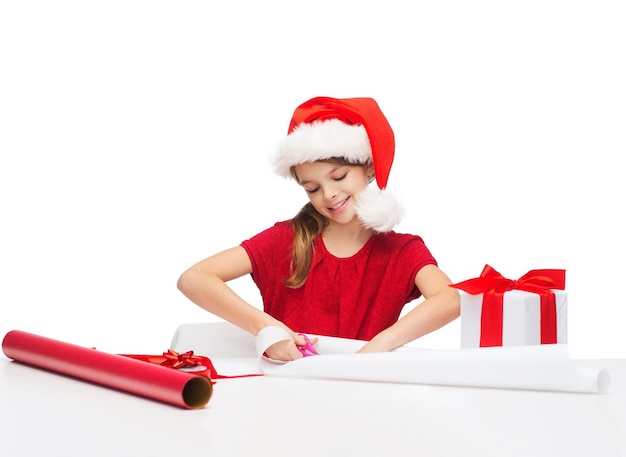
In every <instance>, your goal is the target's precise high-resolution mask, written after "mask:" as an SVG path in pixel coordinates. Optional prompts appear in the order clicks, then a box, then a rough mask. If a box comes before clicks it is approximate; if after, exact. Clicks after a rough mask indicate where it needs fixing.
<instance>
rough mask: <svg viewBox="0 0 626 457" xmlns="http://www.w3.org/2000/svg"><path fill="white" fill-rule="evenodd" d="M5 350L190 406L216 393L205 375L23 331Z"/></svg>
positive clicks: (17, 332) (14, 356) (67, 372)
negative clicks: (197, 374)
mask: <svg viewBox="0 0 626 457" xmlns="http://www.w3.org/2000/svg"><path fill="white" fill-rule="evenodd" d="M2 350H3V352H4V353H5V355H6V356H7V357H8V358H10V359H13V360H15V361H17V362H22V363H26V364H29V365H33V366H36V367H40V368H45V369H47V370H51V371H56V372H58V373H62V374H65V375H69V376H73V377H75V378H79V379H82V380H85V381H90V382H93V383H96V384H100V385H103V386H107V387H111V388H114V389H118V390H122V391H125V392H129V393H132V394H136V395H140V396H143V397H147V398H152V399H154V400H159V401H162V402H165V403H169V404H172V405H176V406H180V407H183V408H188V409H197V408H202V407H204V406H205V405H206V404H207V403H208V401H209V399H210V398H211V394H212V392H213V386H212V384H211V382H210V380H209V379H207V378H206V377H203V376H196V375H194V374H192V373H186V372H183V371H179V370H174V369H172V368H168V367H163V366H160V365H154V364H151V363H146V362H143V361H141V360H136V359H132V358H129V357H124V356H122V355H116V354H108V353H106V352H101V351H98V350H96V349H91V348H86V347H82V346H77V345H74V344H70V343H65V342H63V341H59V340H55V339H51V338H47V337H44V336H39V335H35V334H32V333H28V332H23V331H21V330H12V331H10V332H8V333H7V334H6V335H5V337H4V340H3V341H2Z"/></svg>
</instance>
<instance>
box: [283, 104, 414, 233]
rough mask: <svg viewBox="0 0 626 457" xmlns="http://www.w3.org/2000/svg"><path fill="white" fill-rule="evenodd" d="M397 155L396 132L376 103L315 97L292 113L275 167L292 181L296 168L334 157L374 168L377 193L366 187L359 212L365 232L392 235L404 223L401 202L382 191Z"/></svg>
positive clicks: (359, 205)
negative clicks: (401, 221)
mask: <svg viewBox="0 0 626 457" xmlns="http://www.w3.org/2000/svg"><path fill="white" fill-rule="evenodd" d="M394 151H395V139H394V134H393V130H392V129H391V126H390V125H389V122H388V121H387V119H386V118H385V116H384V114H383V113H382V111H381V110H380V108H379V107H378V104H377V103H376V101H375V100H374V99H372V98H342V99H339V98H330V97H316V98H312V99H311V100H308V101H306V102H304V103H303V104H301V105H300V106H298V107H297V108H296V110H295V111H294V113H293V116H292V118H291V123H290V124H289V130H288V132H287V137H286V138H285V139H284V140H283V141H282V142H281V143H280V144H279V147H278V151H277V153H276V156H275V158H274V167H275V170H276V172H277V173H278V174H279V175H281V176H284V177H286V178H289V177H293V176H292V174H291V168H292V167H293V166H295V165H298V164H301V163H305V162H316V161H318V160H325V159H330V158H332V157H342V158H344V159H346V160H347V161H348V162H350V163H354V164H368V163H371V164H373V166H374V173H375V178H376V184H377V185H378V188H379V190H376V189H372V188H371V187H369V186H368V187H367V188H366V189H365V190H364V191H363V192H361V193H360V194H359V195H358V196H357V206H356V213H357V216H358V218H359V220H360V221H361V223H362V224H363V225H364V226H365V227H367V228H370V229H373V230H375V231H377V232H389V231H391V230H392V229H393V228H394V227H395V226H396V225H397V224H398V222H399V221H400V219H401V218H402V208H401V207H400V205H399V203H398V202H397V201H396V200H395V199H394V198H393V197H392V196H390V195H388V193H387V192H383V190H384V189H385V188H386V187H387V181H388V179H389V172H390V171H391V165H392V163H393V156H394Z"/></svg>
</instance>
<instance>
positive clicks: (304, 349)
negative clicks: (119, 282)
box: [298, 333, 318, 357]
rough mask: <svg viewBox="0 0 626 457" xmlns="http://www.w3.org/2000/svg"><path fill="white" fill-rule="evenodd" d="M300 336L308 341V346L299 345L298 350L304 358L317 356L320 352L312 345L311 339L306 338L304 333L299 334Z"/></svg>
mask: <svg viewBox="0 0 626 457" xmlns="http://www.w3.org/2000/svg"><path fill="white" fill-rule="evenodd" d="M298 335H300V336H301V337H302V338H304V340H305V341H306V344H303V345H298V350H299V351H300V352H301V353H302V357H308V356H310V355H317V354H318V352H317V350H316V349H315V348H314V347H313V345H312V344H311V340H310V339H309V337H308V336H306V335H305V334H304V333H298Z"/></svg>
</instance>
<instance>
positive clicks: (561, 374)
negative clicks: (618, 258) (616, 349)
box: [171, 323, 610, 393]
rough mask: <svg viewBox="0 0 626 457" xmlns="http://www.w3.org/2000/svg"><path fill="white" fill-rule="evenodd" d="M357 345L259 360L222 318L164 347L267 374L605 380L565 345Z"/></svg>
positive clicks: (183, 331)
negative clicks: (389, 348) (252, 364)
mask: <svg viewBox="0 0 626 457" xmlns="http://www.w3.org/2000/svg"><path fill="white" fill-rule="evenodd" d="M277 333H279V332H277ZM312 336H314V335H312ZM264 343H265V344H269V343H271V341H264ZM363 344H364V342H363V341H357V340H349V339H342V338H332V337H326V336H319V341H318V343H317V344H316V348H317V350H318V352H319V353H320V355H316V356H311V357H304V358H302V359H298V360H295V361H293V362H288V363H277V362H275V361H271V360H268V359H266V358H265V357H260V358H259V356H258V352H257V350H258V348H257V347H256V341H255V337H254V336H252V335H250V334H247V333H246V332H244V331H243V330H241V329H239V328H237V327H235V326H232V325H231V324H229V323H202V324H183V325H181V326H179V328H178V329H177V331H176V334H175V335H174V338H173V340H172V343H171V346H172V349H173V350H175V351H188V350H193V351H194V353H196V354H201V355H206V356H207V357H209V358H211V359H213V358H225V357H226V358H233V357H234V358H237V357H242V358H250V357H255V358H256V359H257V360H258V363H259V365H258V367H259V369H260V370H262V372H263V373H264V374H265V375H268V376H284V377H299V378H314V379H335V380H352V381H373V382H396V383H411V384H431V385H446V386H464V387H483V388H500V389H524V390H545V391H561V392H580V393H605V392H607V391H608V389H609V385H610V375H609V373H608V372H607V371H606V370H603V369H600V368H596V367H586V366H578V365H577V364H575V363H574V361H573V360H571V359H570V357H569V353H568V349H567V345H566V344H549V345H532V346H510V347H487V348H463V349H458V350H432V349H420V348H416V347H408V346H404V347H401V348H398V349H396V350H395V351H393V352H385V353H368V354H356V353H355V352H356V351H357V350H358V349H359V348H360V347H361V346H362V345H363ZM216 368H217V369H218V371H220V368H219V367H216ZM225 374H228V375H233V374H237V373H225Z"/></svg>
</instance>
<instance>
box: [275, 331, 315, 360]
mask: <svg viewBox="0 0 626 457" xmlns="http://www.w3.org/2000/svg"><path fill="white" fill-rule="evenodd" d="M292 338H293V339H291V340H284V341H279V342H277V343H274V344H272V345H271V346H270V347H269V348H267V349H266V351H265V353H266V354H267V356H268V357H270V358H272V359H274V360H280V361H282V362H290V361H292V360H297V359H301V358H302V357H303V355H302V352H300V350H299V349H298V345H305V344H306V340H305V339H304V337H302V336H300V335H296V334H293V335H292ZM317 340H318V338H317V337H313V338H311V344H315V343H317Z"/></svg>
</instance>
